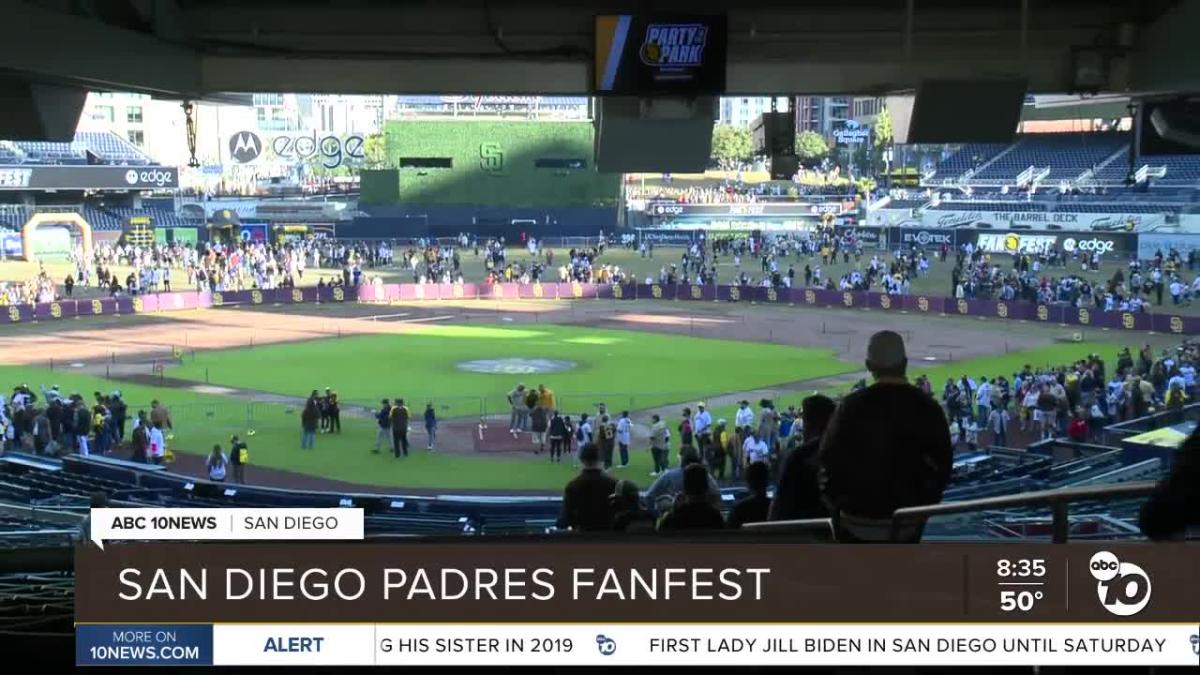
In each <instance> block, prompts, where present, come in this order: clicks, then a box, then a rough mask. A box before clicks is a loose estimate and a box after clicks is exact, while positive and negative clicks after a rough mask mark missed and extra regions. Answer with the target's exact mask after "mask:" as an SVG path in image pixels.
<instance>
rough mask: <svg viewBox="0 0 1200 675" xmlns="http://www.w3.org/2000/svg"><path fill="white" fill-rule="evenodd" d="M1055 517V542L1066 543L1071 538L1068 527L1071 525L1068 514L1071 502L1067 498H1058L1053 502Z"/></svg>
mask: <svg viewBox="0 0 1200 675" xmlns="http://www.w3.org/2000/svg"><path fill="white" fill-rule="evenodd" d="M1052 509H1053V518H1054V534H1053V539H1052V541H1053V543H1055V544H1065V543H1067V539H1068V538H1069V534H1068V529H1069V526H1070V522H1069V518H1068V514H1069V509H1070V502H1068V501H1067V500H1065V499H1056V500H1054V503H1053V504H1052Z"/></svg>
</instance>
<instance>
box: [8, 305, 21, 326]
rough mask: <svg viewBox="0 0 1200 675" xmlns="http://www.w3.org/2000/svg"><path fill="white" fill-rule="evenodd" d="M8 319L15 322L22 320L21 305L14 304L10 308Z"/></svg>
mask: <svg viewBox="0 0 1200 675" xmlns="http://www.w3.org/2000/svg"><path fill="white" fill-rule="evenodd" d="M8 320H9V321H12V322H13V323H16V322H18V321H20V320H21V310H20V308H19V307H17V306H16V305H12V306H10V307H9V308H8Z"/></svg>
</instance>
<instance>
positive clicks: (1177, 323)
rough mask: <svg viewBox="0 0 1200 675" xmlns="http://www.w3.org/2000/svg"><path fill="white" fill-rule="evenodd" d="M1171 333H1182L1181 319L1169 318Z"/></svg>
mask: <svg viewBox="0 0 1200 675" xmlns="http://www.w3.org/2000/svg"><path fill="white" fill-rule="evenodd" d="M1171 332H1172V333H1182V332H1183V319H1181V318H1179V317H1177V316H1173V317H1171Z"/></svg>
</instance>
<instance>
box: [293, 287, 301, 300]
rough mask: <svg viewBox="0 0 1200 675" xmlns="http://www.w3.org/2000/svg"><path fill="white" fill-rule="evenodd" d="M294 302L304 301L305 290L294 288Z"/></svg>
mask: <svg viewBox="0 0 1200 675" xmlns="http://www.w3.org/2000/svg"><path fill="white" fill-rule="evenodd" d="M292 302H304V291H302V290H300V289H299V288H293V289H292Z"/></svg>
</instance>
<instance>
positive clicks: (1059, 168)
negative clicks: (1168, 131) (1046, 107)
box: [972, 133, 1129, 181]
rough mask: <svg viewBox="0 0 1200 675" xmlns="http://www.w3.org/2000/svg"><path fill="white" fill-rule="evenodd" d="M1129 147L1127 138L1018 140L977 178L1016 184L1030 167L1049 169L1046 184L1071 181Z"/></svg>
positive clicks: (1067, 136)
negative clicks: (1014, 182) (1048, 182)
mask: <svg viewBox="0 0 1200 675" xmlns="http://www.w3.org/2000/svg"><path fill="white" fill-rule="evenodd" d="M1128 143H1129V136H1128V135H1124V134H1109V133H1103V134H1101V133H1094V134H1039V135H1028V136H1025V137H1023V138H1021V139H1020V140H1018V141H1017V142H1016V143H1015V144H1014V145H1013V146H1012V148H1011V149H1009V150H1008V151H1006V152H1004V153H1002V154H1000V155H998V156H997V157H996V158H995V159H993V160H992V161H991V163H990V164H988V165H987V166H986V167H985V168H984V169H983V170H981V171H980V172H979V173H977V174H976V175H974V176H973V177H972V178H973V179H978V180H997V179H999V180H1016V178H1017V176H1018V175H1020V174H1021V172H1023V171H1025V170H1026V169H1028V168H1029V167H1031V166H1032V167H1048V168H1049V169H1050V173H1049V174H1048V175H1047V176H1045V177H1044V178H1043V180H1045V181H1055V180H1072V179H1075V178H1078V177H1079V176H1080V175H1081V174H1082V173H1083V172H1085V171H1088V170H1091V169H1093V168H1095V167H1096V166H1098V165H1099V164H1101V163H1102V162H1104V160H1106V159H1108V158H1109V157H1111V156H1112V155H1114V154H1115V153H1117V152H1118V151H1121V150H1123V149H1124V148H1125V147H1127V145H1128Z"/></svg>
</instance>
